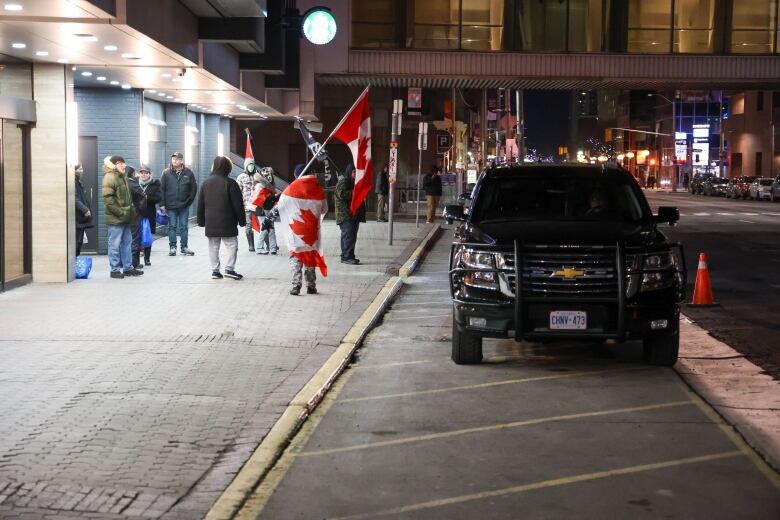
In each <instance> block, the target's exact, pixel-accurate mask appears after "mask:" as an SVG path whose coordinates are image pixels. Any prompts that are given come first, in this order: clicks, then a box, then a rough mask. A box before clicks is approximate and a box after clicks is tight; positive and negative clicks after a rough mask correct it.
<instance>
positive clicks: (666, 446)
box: [239, 232, 780, 520]
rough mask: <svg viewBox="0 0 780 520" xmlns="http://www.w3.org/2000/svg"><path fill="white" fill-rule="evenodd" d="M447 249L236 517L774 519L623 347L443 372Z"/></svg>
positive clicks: (572, 350)
mask: <svg viewBox="0 0 780 520" xmlns="http://www.w3.org/2000/svg"><path fill="white" fill-rule="evenodd" d="M450 237H451V234H450V233H449V232H448V233H446V234H445V235H444V237H442V239H441V240H440V241H439V243H438V244H437V245H436V247H435V248H434V249H433V251H432V253H431V254H430V256H429V257H428V258H427V259H426V260H425V262H424V263H423V265H422V267H421V269H420V271H419V272H418V274H416V275H415V276H414V277H412V278H411V279H410V280H409V285H407V286H406V287H405V288H404V289H403V291H402V293H401V295H400V296H399V298H398V300H397V301H396V302H395V303H394V304H393V306H392V308H391V310H390V311H389V312H388V313H387V314H386V315H385V317H384V321H383V323H382V325H381V326H379V327H378V328H377V329H375V330H374V331H373V332H372V333H371V334H370V335H369V337H368V338H367V340H366V343H365V346H364V347H363V348H362V349H361V350H360V351H359V357H358V359H357V360H356V362H355V363H354V364H353V365H352V366H351V367H350V368H349V369H348V370H347V371H346V372H345V373H344V375H342V377H341V378H340V379H339V381H338V383H337V384H336V386H335V387H334V389H333V390H332V391H331V392H330V393H329V394H328V396H327V397H326V399H325V401H324V402H323V404H322V405H321V406H320V408H318V409H317V411H316V412H315V414H314V415H313V416H312V418H311V419H310V420H309V421H307V423H305V425H304V426H303V428H302V430H301V431H300V432H299V434H298V436H297V437H296V438H295V439H294V440H293V442H292V444H291V446H290V447H289V448H288V450H287V451H286V452H285V454H284V456H283V457H282V459H281V460H280V461H279V463H278V464H277V466H276V467H275V468H274V470H272V471H271V473H270V474H269V475H268V476H267V478H266V479H265V481H264V482H263V484H262V485H261V486H260V487H259V488H258V490H257V492H256V494H255V495H254V496H253V497H252V498H251V499H250V500H249V501H248V502H247V504H251V507H249V508H247V509H245V510H244V511H243V512H242V514H241V515H240V516H239V518H263V519H266V518H267V519H278V518H284V519H298V518H301V519H311V518H342V519H343V518H404V519H408V518H413V519H439V518H441V519H447V520H451V519H470V518H490V519H503V518H506V519H509V518H512V519H514V518H556V519H558V518H702V519H704V518H706V519H708V520H710V519H720V518H723V519H732V518H754V519H763V518H766V519H770V518H771V519H776V518H779V517H780V479H778V476H777V474H776V473H774V472H771V470H768V471H767V469H766V466H762V463H761V462H760V461H758V460H757V457H756V456H755V454H754V453H753V452H752V450H750V449H749V448H747V447H746V446H745V445H744V443H743V442H742V441H741V440H740V438H738V437H737V436H736V435H734V434H733V432H732V431H731V429H730V428H728V427H724V426H723V425H722V423H720V421H719V418H718V417H717V415H716V414H714V412H713V411H712V410H711V409H710V408H709V406H707V405H706V404H704V403H703V402H702V401H701V400H700V399H698V397H696V396H695V395H694V394H693V393H692V392H690V391H689V389H688V388H687V387H686V386H685V385H684V384H683V383H682V382H681V380H680V379H679V377H678V376H677V374H676V373H675V372H674V371H673V370H672V369H669V368H663V367H651V366H646V365H643V364H642V363H641V362H640V360H641V347H640V345H639V344H638V342H633V343H627V344H624V345H619V346H618V345H611V346H610V345H598V346H595V345H593V344H581V343H579V344H578V343H565V344H549V345H540V344H535V343H515V342H514V341H511V340H485V342H484V355H485V359H486V360H485V362H484V363H483V364H481V365H477V366H458V365H455V364H454V363H452V362H451V361H450V359H449V354H450V334H451V323H452V314H451V300H450V296H449V292H448V288H447V287H448V286H447V275H446V273H447V253H448V248H449V244H448V242H449V239H450ZM762 470H763V472H762Z"/></svg>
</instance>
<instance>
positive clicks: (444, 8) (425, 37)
mask: <svg viewBox="0 0 780 520" xmlns="http://www.w3.org/2000/svg"><path fill="white" fill-rule="evenodd" d="M459 3H460V2H459V0H426V1H424V2H423V1H416V2H414V12H413V16H414V18H413V24H412V31H411V37H412V41H411V43H412V44H411V47H414V48H416V49H457V48H458V33H459V27H458V21H459V14H460V13H459V12H458V8H459Z"/></svg>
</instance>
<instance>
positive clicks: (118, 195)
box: [103, 155, 144, 279]
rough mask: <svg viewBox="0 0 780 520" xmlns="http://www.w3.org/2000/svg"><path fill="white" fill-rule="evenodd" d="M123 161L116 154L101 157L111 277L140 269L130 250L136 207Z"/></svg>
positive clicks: (137, 274) (130, 273)
mask: <svg viewBox="0 0 780 520" xmlns="http://www.w3.org/2000/svg"><path fill="white" fill-rule="evenodd" d="M125 169H126V165H125V160H124V159H123V158H122V157H121V156H119V155H112V156H110V157H106V158H105V159H103V204H104V206H105V212H106V224H107V225H108V261H109V264H110V265H111V278H117V279H121V278H124V277H125V276H139V275H142V274H144V272H143V271H141V270H139V269H135V268H134V267H133V258H132V253H131V242H132V230H131V226H132V224H133V222H134V220H135V208H134V207H133V198H132V194H131V193H130V187H129V186H128V184H127V176H126V175H125Z"/></svg>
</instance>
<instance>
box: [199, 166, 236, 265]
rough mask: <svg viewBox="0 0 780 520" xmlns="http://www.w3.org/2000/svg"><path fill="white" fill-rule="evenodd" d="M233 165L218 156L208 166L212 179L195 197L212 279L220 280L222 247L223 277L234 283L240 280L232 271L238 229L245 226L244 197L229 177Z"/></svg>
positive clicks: (234, 262)
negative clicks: (223, 251)
mask: <svg viewBox="0 0 780 520" xmlns="http://www.w3.org/2000/svg"><path fill="white" fill-rule="evenodd" d="M232 169H233V163H232V162H230V159H228V158H227V157H224V156H221V155H220V156H217V157H216V158H215V159H214V164H213V165H212V167H211V176H210V177H209V178H208V179H206V180H205V181H204V182H203V186H202V187H201V189H200V194H199V195H198V225H199V226H200V227H205V228H206V236H207V237H208V239H209V258H210V260H211V278H212V279H214V280H218V279H220V278H223V276H222V273H220V271H219V268H220V262H219V248H220V245H221V244H224V245H225V249H226V250H227V253H228V259H227V262H226V264H225V276H227V277H228V278H232V279H234V280H240V279H241V278H243V276H241V275H240V274H238V273H237V272H236V271H235V266H236V255H237V254H238V226H241V227H244V226H246V214H245V212H244V197H243V195H242V194H241V188H239V186H238V183H237V182H236V181H234V180H233V179H231V178H230V177H228V175H229V174H230V171H231V170H232Z"/></svg>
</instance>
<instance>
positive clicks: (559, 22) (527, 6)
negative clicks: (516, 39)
mask: <svg viewBox="0 0 780 520" xmlns="http://www.w3.org/2000/svg"><path fill="white" fill-rule="evenodd" d="M519 15H520V20H519V25H518V28H519V31H520V39H521V42H522V43H521V45H522V49H523V50H527V51H563V50H566V2H565V1H561V0H520V13H519Z"/></svg>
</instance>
